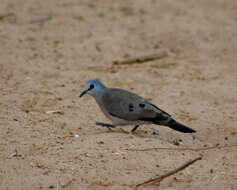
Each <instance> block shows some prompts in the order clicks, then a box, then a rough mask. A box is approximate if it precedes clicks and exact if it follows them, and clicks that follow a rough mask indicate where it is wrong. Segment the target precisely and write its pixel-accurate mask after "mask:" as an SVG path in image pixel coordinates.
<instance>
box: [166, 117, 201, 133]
mask: <svg viewBox="0 0 237 190" xmlns="http://www.w3.org/2000/svg"><path fill="white" fill-rule="evenodd" d="M166 126H168V127H170V128H171V129H174V130H176V131H179V132H182V133H196V131H195V130H193V129H191V128H189V127H187V126H185V125H183V124H181V123H179V122H177V121H175V120H174V119H172V120H171V121H169V123H167V124H166Z"/></svg>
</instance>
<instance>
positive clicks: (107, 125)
mask: <svg viewBox="0 0 237 190" xmlns="http://www.w3.org/2000/svg"><path fill="white" fill-rule="evenodd" d="M95 124H96V125H99V126H102V127H107V128H108V129H111V128H115V127H116V126H115V125H112V124H109V123H102V122H97V121H96V122H95Z"/></svg>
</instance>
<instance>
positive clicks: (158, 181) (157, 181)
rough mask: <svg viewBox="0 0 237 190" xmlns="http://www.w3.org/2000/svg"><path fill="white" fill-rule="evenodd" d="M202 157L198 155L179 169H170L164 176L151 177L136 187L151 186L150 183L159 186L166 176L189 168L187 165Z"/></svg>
mask: <svg viewBox="0 0 237 190" xmlns="http://www.w3.org/2000/svg"><path fill="white" fill-rule="evenodd" d="M201 159H202V157H197V158H195V159H193V160H190V161H188V162H186V163H185V164H183V165H182V166H180V167H178V168H177V169H175V170H172V171H170V172H168V173H166V174H164V175H162V176H159V177H156V178H153V179H150V180H148V181H145V182H143V183H140V184H137V185H136V187H135V189H137V188H138V187H140V186H149V185H157V186H159V185H160V182H161V181H162V180H163V179H165V178H167V177H169V176H171V175H174V174H176V173H178V172H180V171H181V170H184V169H185V168H187V167H188V166H190V165H191V164H193V163H195V162H196V161H198V160H201Z"/></svg>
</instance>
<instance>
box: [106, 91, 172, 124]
mask: <svg viewBox="0 0 237 190" xmlns="http://www.w3.org/2000/svg"><path fill="white" fill-rule="evenodd" d="M102 102H103V104H104V107H105V109H106V110H107V111H108V113H109V114H110V115H112V116H115V117H118V118H120V119H124V120H130V121H133V120H143V121H151V122H154V121H153V120H155V119H158V118H160V119H162V117H163V115H165V116H166V118H167V116H170V115H169V114H167V113H166V112H164V111H162V110H161V109H159V108H158V107H157V106H155V105H153V104H151V103H149V102H147V101H146V100H145V99H143V98H142V97H140V96H138V95H136V94H134V93H131V92H128V91H125V90H121V89H109V90H108V91H107V92H106V93H105V94H104V95H103V97H102Z"/></svg>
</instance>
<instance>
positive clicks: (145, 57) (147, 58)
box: [113, 51, 168, 65]
mask: <svg viewBox="0 0 237 190" xmlns="http://www.w3.org/2000/svg"><path fill="white" fill-rule="evenodd" d="M167 56H168V53H167V52H166V51H160V52H158V53H155V54H150V55H143V56H138V57H133V58H128V59H124V60H116V61H113V64H116V65H119V64H136V63H143V62H147V61H153V60H156V59H161V58H164V57H167Z"/></svg>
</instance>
